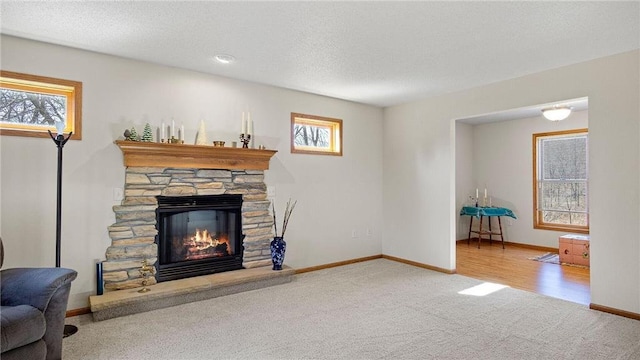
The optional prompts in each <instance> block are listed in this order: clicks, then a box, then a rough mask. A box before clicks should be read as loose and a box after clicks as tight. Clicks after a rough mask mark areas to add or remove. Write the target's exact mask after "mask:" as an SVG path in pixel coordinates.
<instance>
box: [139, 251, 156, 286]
mask: <svg viewBox="0 0 640 360" xmlns="http://www.w3.org/2000/svg"><path fill="white" fill-rule="evenodd" d="M138 271H140V275H141V276H142V289H140V290H138V292H139V293H146V292H149V291H151V289H149V288H148V287H147V285H149V277H150V276H151V275H152V274H153V266H151V265H150V264H149V262H147V259H144V260H143V261H142V266H141V267H140V269H139V270H138Z"/></svg>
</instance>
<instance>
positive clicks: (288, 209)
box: [271, 199, 298, 237]
mask: <svg viewBox="0 0 640 360" xmlns="http://www.w3.org/2000/svg"><path fill="white" fill-rule="evenodd" d="M297 203H298V201H297V200H296V201H295V202H294V203H293V204H291V199H289V201H287V206H286V207H285V209H284V220H283V221H282V234H281V235H280V237H284V233H285V231H287V224H289V218H291V213H292V212H293V209H295V207H296V204H297ZM271 207H272V209H273V229H274V230H275V232H276V237H278V224H277V221H276V207H275V205H273V203H271Z"/></svg>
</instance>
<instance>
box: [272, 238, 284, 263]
mask: <svg viewBox="0 0 640 360" xmlns="http://www.w3.org/2000/svg"><path fill="white" fill-rule="evenodd" d="M286 249H287V243H286V242H285V241H284V239H283V238H282V236H276V237H274V238H273V240H272V241H271V261H272V262H273V270H282V263H283V262H284V252H285V250H286Z"/></svg>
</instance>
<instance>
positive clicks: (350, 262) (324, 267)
mask: <svg viewBox="0 0 640 360" xmlns="http://www.w3.org/2000/svg"><path fill="white" fill-rule="evenodd" d="M382 257H383V255H373V256H366V257H361V258H357V259H351V260H345V261H338V262H334V263H330V264H324V265H318V266H310V267H306V268H302V269H296V274H302V273H306V272H311V271H317V270H323V269H329V268H333V267H338V266H344V265H349V264H355V263H359V262H363V261H369V260H375V259H380V258H382Z"/></svg>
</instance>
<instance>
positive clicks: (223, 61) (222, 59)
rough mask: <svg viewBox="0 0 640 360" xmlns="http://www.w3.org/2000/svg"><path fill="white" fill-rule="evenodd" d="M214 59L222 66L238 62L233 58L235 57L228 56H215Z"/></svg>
mask: <svg viewBox="0 0 640 360" xmlns="http://www.w3.org/2000/svg"><path fill="white" fill-rule="evenodd" d="M214 59H216V61H217V62H219V63H221V64H231V63H232V62H234V61H236V58H235V57H233V55H227V54H220V55H216V56H214Z"/></svg>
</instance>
